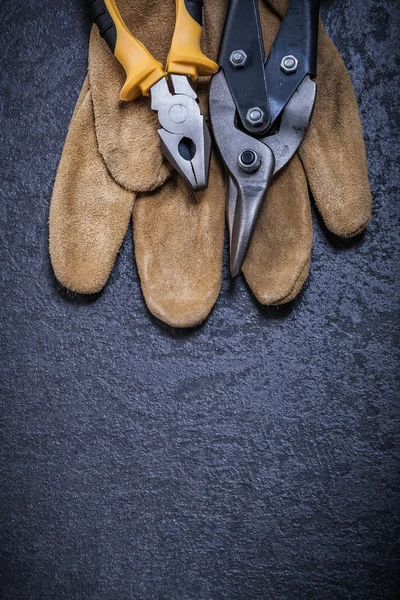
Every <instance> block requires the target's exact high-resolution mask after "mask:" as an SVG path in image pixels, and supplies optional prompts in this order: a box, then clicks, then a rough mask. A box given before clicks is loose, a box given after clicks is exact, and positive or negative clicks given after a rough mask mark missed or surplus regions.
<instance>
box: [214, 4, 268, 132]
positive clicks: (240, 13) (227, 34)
mask: <svg viewBox="0 0 400 600" xmlns="http://www.w3.org/2000/svg"><path fill="white" fill-rule="evenodd" d="M218 63H219V65H220V66H221V67H222V68H223V70H224V73H225V77H226V80H227V82H228V85H229V88H230V90H231V94H232V97H233V99H234V100H235V104H236V108H237V110H238V113H239V116H240V120H241V121H242V123H243V125H244V127H245V128H246V130H247V131H248V132H249V133H256V132H257V131H264V130H265V129H267V128H268V126H269V124H270V121H271V118H270V109H269V101H268V94H267V85H266V81H265V72H264V63H265V52H264V43H263V39H262V33H261V25H260V15H259V12H258V0H230V1H229V7H228V14H227V17H226V21H225V27H224V32H223V35H222V41H221V46H220V50H219V57H218ZM255 107H258V108H259V109H260V110H261V111H262V115H261V116H260V121H261V122H257V121H256V120H255V119H254V120H253V121H251V120H250V119H248V117H249V115H250V113H251V111H252V109H254V108H255Z"/></svg>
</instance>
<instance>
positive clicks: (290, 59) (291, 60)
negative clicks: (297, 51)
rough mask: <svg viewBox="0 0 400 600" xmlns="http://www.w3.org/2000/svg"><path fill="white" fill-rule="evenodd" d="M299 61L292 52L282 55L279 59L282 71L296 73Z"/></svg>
mask: <svg viewBox="0 0 400 600" xmlns="http://www.w3.org/2000/svg"><path fill="white" fill-rule="evenodd" d="M298 64H299V61H298V60H297V58H296V57H295V56H293V55H292V54H288V56H284V57H283V58H282V61H281V69H282V71H284V73H296V71H297V67H298Z"/></svg>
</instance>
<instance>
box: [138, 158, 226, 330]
mask: <svg viewBox="0 0 400 600" xmlns="http://www.w3.org/2000/svg"><path fill="white" fill-rule="evenodd" d="M223 185H224V184H223V176H222V170H221V168H220V165H219V164H218V163H217V161H216V159H215V157H212V160H211V167H210V179H209V185H208V188H207V189H205V190H203V191H201V192H197V193H196V194H194V193H193V192H190V191H189V189H188V187H187V186H186V184H185V183H184V181H183V180H182V178H181V177H179V176H177V175H176V176H173V177H172V178H171V179H170V180H169V181H167V182H166V183H165V184H164V185H163V186H162V187H161V188H160V189H158V190H156V191H155V192H153V193H150V194H146V195H141V196H138V198H137V199H136V201H135V204H134V209H133V225H134V227H133V232H134V245H135V255H136V263H137V266H138V271H139V276H140V281H141V287H142V291H143V295H144V298H145V301H146V304H147V306H148V308H149V310H150V311H151V312H152V313H153V315H155V316H156V317H157V318H159V319H160V320H161V321H164V322H165V323H167V324H168V325H171V326H173V327H193V326H195V325H198V324H199V323H201V322H202V321H203V320H204V319H205V318H206V317H207V316H208V314H209V312H210V311H211V309H212V307H213V306H214V304H215V302H216V300H217V298H218V294H219V291H220V287H221V276H222V256H223V241H224V229H225V214H224V193H223Z"/></svg>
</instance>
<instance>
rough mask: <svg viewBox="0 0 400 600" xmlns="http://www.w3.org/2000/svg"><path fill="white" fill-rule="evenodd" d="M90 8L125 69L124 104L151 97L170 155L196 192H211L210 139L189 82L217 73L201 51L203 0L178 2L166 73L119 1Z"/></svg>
mask: <svg viewBox="0 0 400 600" xmlns="http://www.w3.org/2000/svg"><path fill="white" fill-rule="evenodd" d="M89 5H90V13H91V17H92V19H93V21H94V22H95V23H96V25H97V26H98V28H99V31H100V34H101V36H102V37H104V39H105V41H106V42H107V44H108V46H109V48H110V50H111V51H112V53H113V54H114V55H115V57H116V58H117V59H118V61H119V62H120V63H121V65H122V66H123V67H124V69H125V72H126V75H127V79H126V82H125V85H124V86H123V88H122V90H121V95H120V97H121V100H125V101H130V100H134V99H135V98H138V97H139V96H141V95H145V96H147V95H149V94H150V95H151V108H152V109H153V110H155V111H157V112H158V120H159V122H160V125H161V128H160V129H159V130H158V133H159V136H160V139H161V145H162V148H163V151H164V154H165V156H166V157H167V159H168V160H169V161H170V163H171V164H172V165H173V166H174V167H175V169H176V170H177V171H178V172H179V173H180V174H181V175H182V176H183V177H184V179H185V180H186V181H187V183H188V184H189V185H190V186H191V188H192V189H194V190H199V189H202V188H204V187H206V185H207V180H208V172H209V163H210V152H211V138H210V134H209V131H208V129H207V126H206V124H205V121H204V117H203V116H202V115H201V113H200V109H199V105H198V102H197V94H196V92H195V91H194V89H193V88H192V86H191V84H190V82H189V78H190V79H191V80H193V81H196V79H197V77H198V76H199V75H212V74H214V73H215V72H216V71H217V70H218V65H216V63H214V62H213V61H212V60H210V59H208V58H207V57H206V56H205V55H204V54H203V53H202V51H201V49H200V37H201V31H202V25H201V23H202V12H203V0H176V22H175V30H174V35H173V38H172V43H171V48H170V52H169V56H168V60H167V67H166V70H165V71H164V69H163V66H162V65H161V63H159V62H158V61H157V60H156V59H155V58H154V57H153V56H152V55H151V54H150V52H149V51H148V50H147V49H146V48H145V46H144V45H143V44H142V43H141V42H140V41H139V40H137V39H136V38H135V37H134V36H133V35H132V33H131V32H130V31H129V29H128V28H127V26H126V24H125V23H124V21H123V19H122V17H121V14H120V13H119V11H118V8H117V6H116V4H115V1H114V0H89ZM168 76H169V79H168ZM169 84H170V86H171V90H172V91H170V86H169Z"/></svg>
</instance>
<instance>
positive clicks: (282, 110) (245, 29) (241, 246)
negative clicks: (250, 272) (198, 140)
mask: <svg viewBox="0 0 400 600" xmlns="http://www.w3.org/2000/svg"><path fill="white" fill-rule="evenodd" d="M318 15H319V0H291V2H290V4H289V7H288V10H287V13H286V15H285V18H284V20H283V22H282V25H281V27H280V29H279V32H278V35H277V37H276V39H275V42H274V44H273V47H272V49H271V52H270V54H269V56H268V58H267V59H266V58H265V52H264V44H263V39H262V33H261V26H260V16H259V11H258V0H230V4H229V8H228V14H227V19H226V22H225V29H224V32H223V36H222V41H221V46H220V53H219V64H220V67H221V69H220V71H219V72H218V73H217V74H216V75H214V77H213V78H212V81H211V89H210V117H211V124H212V129H213V133H214V137H215V141H216V144H217V146H218V149H219V152H220V154H221V157H222V160H223V162H224V164H225V167H226V169H227V171H228V176H229V177H228V178H229V185H228V208H227V216H228V228H229V236H230V267H231V273H232V276H233V277H235V276H236V275H238V274H239V273H240V271H241V269H242V265H243V262H244V259H245V257H246V253H247V250H248V248H249V245H250V241H251V238H252V235H253V232H254V228H255V226H256V222H257V218H258V215H259V212H260V209H261V206H262V203H263V201H264V199H265V196H266V193H267V189H268V186H269V184H270V181H271V178H272V176H273V175H274V174H275V173H277V172H278V171H279V170H280V169H282V167H284V166H285V165H286V164H287V163H288V161H289V160H290V159H291V158H292V156H293V154H294V153H295V152H296V150H297V149H298V147H299V146H300V144H301V142H302V141H303V138H304V136H305V134H306V132H307V129H308V126H309V123H310V120H311V116H312V112H313V108H314V103H315V98H316V83H315V81H313V78H314V77H315V76H316V58H317V34H318Z"/></svg>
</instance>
